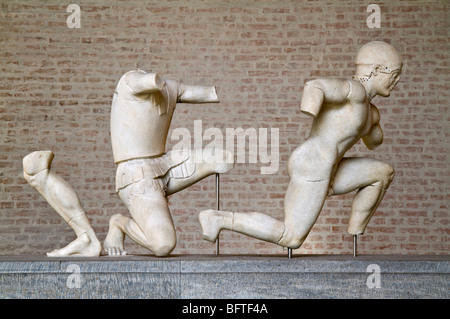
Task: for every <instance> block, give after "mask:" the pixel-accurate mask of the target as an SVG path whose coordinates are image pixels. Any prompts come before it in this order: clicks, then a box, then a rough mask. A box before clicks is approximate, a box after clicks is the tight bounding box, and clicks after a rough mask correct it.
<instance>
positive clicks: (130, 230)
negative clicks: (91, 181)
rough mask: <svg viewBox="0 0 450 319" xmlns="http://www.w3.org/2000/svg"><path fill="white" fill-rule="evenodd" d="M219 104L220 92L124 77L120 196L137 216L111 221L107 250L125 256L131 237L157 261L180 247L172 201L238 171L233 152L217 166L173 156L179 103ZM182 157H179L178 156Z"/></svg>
mask: <svg viewBox="0 0 450 319" xmlns="http://www.w3.org/2000/svg"><path fill="white" fill-rule="evenodd" d="M177 102H179V103H217V102H219V99H218V97H217V94H216V90H215V87H213V86H211V87H207V86H194V85H187V84H184V83H182V82H180V81H176V80H170V79H165V78H163V77H161V76H160V75H159V74H158V73H150V72H145V71H142V70H133V71H130V72H127V73H126V74H124V75H123V76H122V78H121V79H120V81H119V83H118V84H117V87H116V90H115V92H114V98H113V102H112V109H111V141H112V150H113V155H114V161H115V163H116V164H117V173H116V191H117V193H118V195H119V197H120V198H121V199H122V201H123V202H124V203H125V206H126V207H127V209H128V210H129V212H130V214H131V217H127V216H124V215H121V214H117V215H114V216H112V217H111V219H110V222H109V231H108V234H107V236H106V238H105V242H104V244H103V248H104V249H105V250H106V252H107V253H108V254H109V255H124V254H126V252H125V249H124V238H125V235H128V236H129V237H130V238H131V239H132V240H134V241H135V242H136V243H138V244H139V245H141V246H143V247H145V248H147V249H149V250H150V251H152V252H153V253H154V254H155V255H156V256H166V255H168V254H170V252H171V251H172V250H173V249H174V247H175V245H176V234H175V228H174V225H173V221H172V217H171V214H170V211H169V207H168V203H167V198H166V196H168V195H171V194H173V193H176V192H178V191H180V190H182V189H184V188H186V187H188V186H190V185H192V184H194V183H196V182H198V181H199V180H201V179H203V178H205V177H206V176H208V175H211V174H214V173H225V172H228V171H229V170H231V169H232V168H233V166H234V158H233V155H232V154H231V153H227V152H224V153H223V158H222V159H221V160H217V161H215V162H204V161H202V160H200V159H201V158H202V157H201V156H196V154H198V152H201V151H202V150H194V151H193V152H184V153H183V154H173V153H171V152H167V153H166V150H165V144H166V139H167V134H168V131H169V126H170V123H171V120H172V115H173V112H174V110H175V107H176V103H177ZM175 155H176V156H175Z"/></svg>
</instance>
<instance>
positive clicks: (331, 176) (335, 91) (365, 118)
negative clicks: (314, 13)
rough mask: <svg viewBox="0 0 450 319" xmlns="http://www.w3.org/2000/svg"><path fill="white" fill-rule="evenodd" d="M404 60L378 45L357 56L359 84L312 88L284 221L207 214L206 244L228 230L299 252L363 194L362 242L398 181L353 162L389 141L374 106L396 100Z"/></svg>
mask: <svg viewBox="0 0 450 319" xmlns="http://www.w3.org/2000/svg"><path fill="white" fill-rule="evenodd" d="M401 70H402V62H401V58H400V55H399V54H398V53H397V51H396V50H395V49H394V48H393V47H392V46H391V45H389V44H387V43H385V42H379V41H375V42H370V43H368V44H366V45H364V46H363V47H362V48H361V49H360V50H359V51H358V53H357V56H356V75H355V76H354V78H353V79H352V80H339V79H317V80H312V81H309V82H307V83H306V84H305V87H304V91H303V95H302V100H301V106H300V108H301V111H302V112H304V113H305V114H307V115H310V116H312V117H313V118H314V120H313V123H312V127H311V131H310V135H309V137H308V138H307V140H306V141H305V142H304V143H303V144H301V145H300V146H299V147H297V148H296V149H295V150H294V151H293V153H292V154H291V156H290V158H289V160H288V163H287V171H288V174H289V177H290V181H289V185H288V188H287V192H286V195H285V203H284V214H285V216H284V221H279V220H277V219H275V218H273V217H271V216H269V215H266V214H263V213H259V212H253V213H240V212H228V211H218V210H205V211H202V212H200V214H199V220H200V224H201V226H202V230H203V238H204V239H206V240H209V241H212V242H214V241H215V240H216V238H217V237H218V235H219V232H220V231H221V230H222V229H227V230H231V231H235V232H239V233H242V234H246V235H248V236H251V237H254V238H258V239H261V240H264V241H268V242H271V243H275V244H278V245H280V246H283V247H288V248H291V249H295V248H298V247H300V246H301V245H302V243H303V242H304V240H305V239H306V237H307V235H308V233H309V232H310V230H311V228H312V227H313V225H314V223H315V221H316V219H317V217H318V216H319V213H320V211H321V209H322V206H323V204H324V201H325V198H326V197H327V196H331V195H340V194H346V193H349V192H351V191H353V190H358V191H357V193H356V195H355V197H354V199H353V203H352V211H351V216H350V220H349V226H348V232H349V233H350V234H353V235H357V234H362V233H364V231H365V228H366V226H367V224H368V222H369V220H370V218H371V217H372V215H373V214H374V212H375V210H376V208H377V206H378V205H379V204H380V202H381V200H382V198H383V196H384V194H385V192H386V190H387V188H388V187H389V185H390V183H391V181H392V179H393V177H394V169H393V168H392V166H391V165H389V164H387V163H384V162H381V161H378V160H374V159H369V158H346V157H344V154H345V152H346V151H347V150H349V149H350V148H351V147H352V146H353V145H354V144H355V143H356V142H357V141H358V140H359V139H362V141H363V142H364V144H365V145H366V146H367V147H368V148H369V149H371V150H372V149H374V148H376V147H377V146H379V145H380V144H381V143H382V141H383V132H382V129H381V126H380V123H379V121H380V115H379V112H378V109H377V108H376V107H375V105H373V104H372V103H371V102H370V101H371V100H372V99H373V98H374V97H375V96H376V95H380V96H383V97H388V96H389V95H390V92H391V91H392V90H393V89H394V87H395V86H396V84H397V82H398V81H399V78H400V74H401Z"/></svg>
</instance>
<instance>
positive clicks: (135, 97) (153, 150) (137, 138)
mask: <svg viewBox="0 0 450 319" xmlns="http://www.w3.org/2000/svg"><path fill="white" fill-rule="evenodd" d="M132 72H143V73H145V72H144V71H140V70H135V71H130V72H128V73H126V74H125V75H123V76H122V78H121V79H120V81H119V83H118V84H117V87H116V90H115V92H114V98H113V102H112V109H111V142H112V150H113V155H114V162H115V163H119V162H123V161H127V160H131V159H136V158H148V157H155V156H160V155H162V154H164V152H165V145H166V139H167V134H168V132H169V127H170V122H171V120H172V115H173V112H174V110H175V107H176V103H177V98H178V81H175V80H162V89H161V90H158V91H156V92H152V93H148V94H136V93H135V92H133V90H132V87H131V86H130V85H129V83H128V81H127V77H128V76H129V75H130V74H131V73H132Z"/></svg>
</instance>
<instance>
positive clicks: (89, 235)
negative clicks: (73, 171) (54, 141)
mask: <svg viewBox="0 0 450 319" xmlns="http://www.w3.org/2000/svg"><path fill="white" fill-rule="evenodd" d="M54 157H55V155H54V154H53V152H51V151H37V152H33V153H30V154H28V155H27V156H25V157H24V159H23V175H24V178H25V180H26V181H27V182H28V183H29V184H30V185H31V186H33V187H34V188H35V189H36V190H37V191H38V192H39V193H40V194H41V195H42V196H43V197H44V198H45V199H46V200H47V202H48V203H49V204H50V205H51V206H52V207H53V208H54V209H55V210H56V212H57V213H58V214H59V215H60V216H61V217H62V218H63V219H64V220H65V221H66V222H67V223H68V224H69V226H70V227H71V228H72V229H73V230H74V231H75V234H76V235H77V238H76V239H75V240H74V241H73V242H71V243H70V244H68V245H67V246H66V247H63V248H61V249H56V250H54V251H52V252H50V253H47V255H48V256H49V257H65V256H84V257H98V256H100V252H101V244H100V242H99V241H98V239H97V236H96V235H95V233H94V230H93V229H92V227H91V224H90V222H89V219H88V218H87V216H86V213H85V212H84V210H83V208H82V207H81V204H80V199H79V198H78V195H77V194H76V193H75V191H74V190H73V188H72V187H71V186H70V185H69V184H68V183H67V182H66V181H65V180H64V179H63V178H61V177H60V176H58V175H57V174H55V173H54V172H52V171H51V170H50V166H51V163H52V161H53V158H54Z"/></svg>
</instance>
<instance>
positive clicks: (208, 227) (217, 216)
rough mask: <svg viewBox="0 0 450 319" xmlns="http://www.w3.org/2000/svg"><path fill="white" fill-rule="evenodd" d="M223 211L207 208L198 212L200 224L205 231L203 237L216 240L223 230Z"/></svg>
mask: <svg viewBox="0 0 450 319" xmlns="http://www.w3.org/2000/svg"><path fill="white" fill-rule="evenodd" d="M223 218H224V216H223V213H222V212H221V211H218V210H214V209H207V210H204V211H201V212H200V213H199V214H198V219H199V221H200V226H201V227H202V231H203V239H205V240H208V241H211V242H215V241H216V240H217V237H219V233H220V231H221V230H222V221H223Z"/></svg>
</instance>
